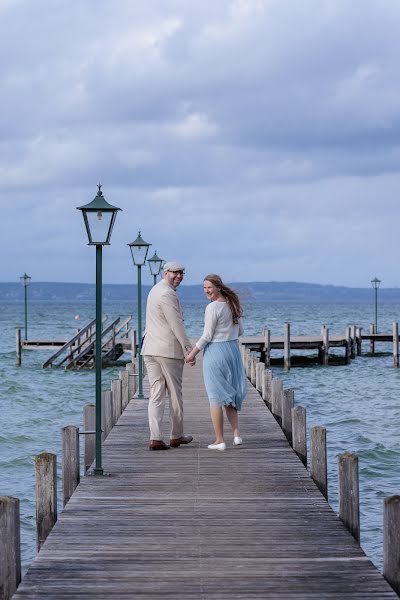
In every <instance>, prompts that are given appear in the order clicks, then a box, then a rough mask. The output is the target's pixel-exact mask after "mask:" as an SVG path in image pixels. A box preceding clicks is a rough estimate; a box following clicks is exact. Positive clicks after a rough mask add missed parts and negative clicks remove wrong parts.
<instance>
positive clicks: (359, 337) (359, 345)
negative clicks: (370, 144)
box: [356, 327, 363, 356]
mask: <svg viewBox="0 0 400 600" xmlns="http://www.w3.org/2000/svg"><path fill="white" fill-rule="evenodd" d="M362 329H363V328H362V327H356V345H357V356H361V354H362Z"/></svg>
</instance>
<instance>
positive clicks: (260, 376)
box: [256, 362, 265, 394]
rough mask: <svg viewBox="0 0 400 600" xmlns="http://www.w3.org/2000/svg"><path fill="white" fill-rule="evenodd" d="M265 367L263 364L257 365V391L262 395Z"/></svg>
mask: <svg viewBox="0 0 400 600" xmlns="http://www.w3.org/2000/svg"><path fill="white" fill-rule="evenodd" d="M264 371H265V365H264V363H262V362H259V363H257V364H256V390H257V391H258V392H260V394H262V386H263V383H262V382H263V379H264Z"/></svg>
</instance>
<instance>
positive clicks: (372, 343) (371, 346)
mask: <svg viewBox="0 0 400 600" xmlns="http://www.w3.org/2000/svg"><path fill="white" fill-rule="evenodd" d="M369 333H370V334H371V335H373V334H374V333H375V324H374V323H371V324H370V326H369ZM369 351H370V353H371V354H375V340H369Z"/></svg>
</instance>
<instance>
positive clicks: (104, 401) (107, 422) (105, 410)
mask: <svg viewBox="0 0 400 600" xmlns="http://www.w3.org/2000/svg"><path fill="white" fill-rule="evenodd" d="M112 419H113V408H112V392H111V390H105V391H104V392H102V393H101V421H102V424H101V428H102V430H103V433H102V439H103V440H105V439H106V437H107V436H108V434H109V433H110V431H111V429H112Z"/></svg>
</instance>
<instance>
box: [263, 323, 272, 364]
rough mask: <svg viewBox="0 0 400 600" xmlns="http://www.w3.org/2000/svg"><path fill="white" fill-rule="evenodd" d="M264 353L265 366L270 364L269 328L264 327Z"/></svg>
mask: <svg viewBox="0 0 400 600" xmlns="http://www.w3.org/2000/svg"><path fill="white" fill-rule="evenodd" d="M264 354H265V359H264V360H265V366H266V367H269V366H270V365H271V330H270V329H266V330H265V331H264Z"/></svg>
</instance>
